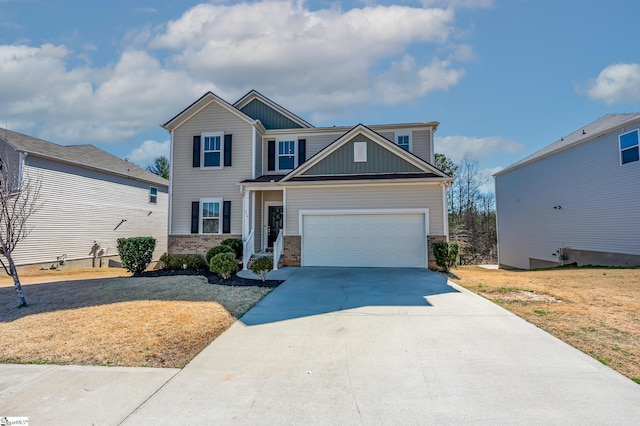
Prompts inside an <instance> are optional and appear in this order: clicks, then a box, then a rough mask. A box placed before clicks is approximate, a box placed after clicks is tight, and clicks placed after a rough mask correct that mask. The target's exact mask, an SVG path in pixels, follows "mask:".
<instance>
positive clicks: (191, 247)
mask: <svg viewBox="0 0 640 426" xmlns="http://www.w3.org/2000/svg"><path fill="white" fill-rule="evenodd" d="M227 238H239V239H242V235H238V234H220V235H200V234H193V235H169V254H200V255H202V256H204V255H206V254H207V252H208V251H209V249H210V248H212V247H215V246H219V245H220V243H221V242H222V241H224V240H226V239H227Z"/></svg>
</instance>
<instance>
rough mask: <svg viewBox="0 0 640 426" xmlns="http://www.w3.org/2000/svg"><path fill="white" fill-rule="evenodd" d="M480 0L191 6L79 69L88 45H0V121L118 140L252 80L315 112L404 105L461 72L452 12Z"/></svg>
mask: <svg viewBox="0 0 640 426" xmlns="http://www.w3.org/2000/svg"><path fill="white" fill-rule="evenodd" d="M445 3H446V4H445ZM486 3H490V2H487V1H486V0H469V1H461V0H456V1H453V2H444V3H438V4H444V5H445V6H446V7H444V8H443V7H411V6H406V5H391V6H382V5H376V4H373V5H370V6H366V7H361V8H353V9H349V10H343V9H341V7H340V6H338V5H337V3H334V4H333V5H332V6H330V7H327V8H324V9H314V10H312V9H311V8H309V7H308V6H306V5H305V3H304V2H294V1H276V0H264V1H258V2H253V3H237V4H235V3H231V4H223V3H215V2H213V3H206V4H205V3H203V4H199V5H197V6H195V7H193V8H191V9H189V10H187V11H186V12H185V13H184V14H183V15H182V16H181V17H179V18H178V19H176V20H173V21H169V22H167V23H166V25H163V26H161V27H158V28H152V27H151V26H149V25H147V26H144V27H141V28H138V29H134V30H131V31H129V32H127V33H126V36H125V37H124V40H123V43H124V44H125V48H124V49H123V51H122V53H120V56H119V58H118V59H117V60H116V61H115V62H114V63H112V64H109V65H106V66H101V67H96V66H92V65H91V58H90V55H91V54H92V52H95V51H94V50H93V49H94V47H92V46H91V45H87V46H85V48H84V51H83V52H73V51H71V50H69V49H68V48H67V47H66V46H65V45H54V44H43V45H41V46H30V45H0V81H2V96H0V121H2V122H5V123H16V124H18V123H19V124H20V125H21V126H23V128H21V129H19V130H21V131H23V132H25V133H28V134H32V135H33V136H39V137H43V138H44V139H47V140H52V141H55V142H58V143H67V142H69V143H70V142H72V143H90V142H108V143H118V142H121V141H130V140H131V139H132V138H134V137H135V136H136V135H137V134H140V133H141V132H142V131H144V130H147V129H149V128H150V127H154V128H155V127H156V126H157V125H158V124H159V123H160V122H162V121H164V120H167V119H169V118H170V117H172V116H173V115H174V114H175V113H176V112H177V111H179V110H180V109H181V108H183V107H185V106H186V105H189V104H190V103H191V102H192V101H193V100H195V99H197V98H198V97H199V96H201V95H202V94H203V93H205V92H206V91H208V90H211V91H214V92H215V93H217V94H218V95H220V96H222V97H223V98H225V99H228V100H234V99H235V98H236V97H239V96H241V95H242V94H244V93H246V92H247V91H248V90H250V89H253V88H257V89H259V90H260V91H262V92H263V93H265V94H266V95H267V96H270V97H273V98H275V99H277V100H278V101H279V102H280V103H282V104H284V105H287V107H289V108H291V109H292V110H294V111H295V112H298V113H301V114H307V116H311V117H314V116H315V117H319V116H322V117H324V118H325V119H329V118H333V117H336V116H338V115H339V114H340V113H341V111H343V110H344V109H347V108H352V107H353V106H355V105H363V104H384V105H393V104H397V103H401V102H409V101H412V100H415V99H417V98H421V97H424V96H428V95H429V94H430V93H432V92H434V91H442V90H448V89H449V88H451V87H452V86H455V85H456V84H458V83H459V81H460V79H462V78H463V76H464V75H465V70H464V68H463V67H462V66H461V63H462V62H464V61H468V60H470V59H472V58H473V50H472V49H471V47H470V46H468V45H464V44H461V43H458V42H457V41H456V38H457V36H456V35H455V34H456V33H457V29H456V27H455V10H454V9H455V8H456V7H471V6H473V5H475V7H480V6H482V5H483V4H486ZM141 11H144V12H151V10H146V9H145V10H141ZM409 52H411V53H409ZM415 52H421V53H419V54H418V53H415ZM93 54H95V53H93ZM78 58H82V59H84V62H83V61H78ZM29 123H31V124H29ZM17 130H18V129H17Z"/></svg>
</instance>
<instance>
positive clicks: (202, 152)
mask: <svg viewBox="0 0 640 426" xmlns="http://www.w3.org/2000/svg"><path fill="white" fill-rule="evenodd" d="M216 136H217V137H219V138H220V150H209V151H206V152H219V153H220V165H219V166H206V165H205V161H204V155H205V149H204V147H205V145H206V141H205V139H206V138H208V137H216ZM200 140H201V142H200V169H204V170H211V169H215V170H218V169H224V132H204V133H202V134H200Z"/></svg>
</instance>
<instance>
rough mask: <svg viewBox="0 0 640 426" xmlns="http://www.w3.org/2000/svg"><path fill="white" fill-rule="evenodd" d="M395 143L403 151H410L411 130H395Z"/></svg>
mask: <svg viewBox="0 0 640 426" xmlns="http://www.w3.org/2000/svg"><path fill="white" fill-rule="evenodd" d="M395 137H396V144H398V146H399V147H400V148H402V149H404V150H405V151H411V132H396V134H395Z"/></svg>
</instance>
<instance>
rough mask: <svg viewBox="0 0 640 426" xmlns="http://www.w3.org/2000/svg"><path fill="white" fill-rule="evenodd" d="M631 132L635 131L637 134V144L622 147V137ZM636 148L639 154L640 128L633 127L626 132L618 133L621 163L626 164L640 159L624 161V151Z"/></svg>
mask: <svg viewBox="0 0 640 426" xmlns="http://www.w3.org/2000/svg"><path fill="white" fill-rule="evenodd" d="M631 133H635V134H636V144H635V145H631V146H628V147H626V148H622V137H623V136H626V135H629V134H631ZM634 148H635V149H636V150H638V154H640V129H633V130H630V131H628V132H624V133H621V134H619V135H618V151H619V152H620V165H621V166H623V165H625V164H629V163H635V162H636V161H640V160H633V161H627V162H623V161H622V153H623V152H625V151H630V150H632V149H634ZM639 156H640V155H639Z"/></svg>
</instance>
